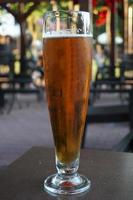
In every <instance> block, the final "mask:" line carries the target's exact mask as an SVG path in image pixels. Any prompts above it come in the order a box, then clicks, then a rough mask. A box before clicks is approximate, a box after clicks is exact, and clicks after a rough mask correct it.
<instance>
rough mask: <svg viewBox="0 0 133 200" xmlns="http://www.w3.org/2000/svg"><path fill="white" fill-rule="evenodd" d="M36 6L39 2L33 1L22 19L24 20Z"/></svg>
mask: <svg viewBox="0 0 133 200" xmlns="http://www.w3.org/2000/svg"><path fill="white" fill-rule="evenodd" d="M37 6H39V3H37V2H35V3H34V4H33V6H31V7H30V8H29V10H28V11H27V12H26V13H25V14H24V17H23V19H24V20H26V18H27V17H28V16H29V15H30V14H31V13H32V12H33V11H34V10H35V9H36V8H37Z"/></svg>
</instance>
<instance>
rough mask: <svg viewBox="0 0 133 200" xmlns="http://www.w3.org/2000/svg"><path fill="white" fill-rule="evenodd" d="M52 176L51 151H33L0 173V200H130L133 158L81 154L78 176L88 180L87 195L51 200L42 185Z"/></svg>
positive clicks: (94, 152)
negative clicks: (88, 189)
mask: <svg viewBox="0 0 133 200" xmlns="http://www.w3.org/2000/svg"><path fill="white" fill-rule="evenodd" d="M54 172H55V165H54V150H53V149H49V148H44V147H33V148H32V149H30V150H29V151H28V152H27V153H25V154H24V155H23V156H22V157H20V158H19V159H17V160H16V161H15V162H13V163H12V164H11V165H10V166H9V167H7V169H5V171H4V170H2V173H0V199H1V200H52V199H56V200H133V154H132V153H120V152H111V151H97V150H82V151H81V159H80V169H79V172H80V173H82V174H84V175H86V176H87V177H88V178H90V179H91V182H92V185H91V189H90V191H89V192H87V193H85V194H82V195H73V196H63V195H61V196H57V197H53V196H50V195H49V194H47V193H46V192H45V191H43V181H44V178H46V177H47V176H48V175H50V174H52V173H54Z"/></svg>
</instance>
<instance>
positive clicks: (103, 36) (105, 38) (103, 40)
mask: <svg viewBox="0 0 133 200" xmlns="http://www.w3.org/2000/svg"><path fill="white" fill-rule="evenodd" d="M97 41H98V42H99V43H100V44H103V45H106V44H108V43H109V38H108V35H107V33H102V34H100V35H99V36H98V37H97ZM115 43H116V44H122V43H123V39H122V37H120V36H116V37H115Z"/></svg>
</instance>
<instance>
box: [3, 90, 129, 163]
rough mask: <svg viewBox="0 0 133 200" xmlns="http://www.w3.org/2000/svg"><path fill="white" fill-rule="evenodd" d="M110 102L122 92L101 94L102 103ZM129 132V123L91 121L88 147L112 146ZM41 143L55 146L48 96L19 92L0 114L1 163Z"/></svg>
mask: <svg viewBox="0 0 133 200" xmlns="http://www.w3.org/2000/svg"><path fill="white" fill-rule="evenodd" d="M110 102H111V104H112V103H113V102H115V104H116V103H117V102H119V96H118V95H117V94H114V95H111V96H108V95H104V96H103V97H102V96H101V98H100V100H99V101H98V104H107V103H108V104H109V103H110ZM20 106H21V108H20ZM7 108H8V104H7V106H6V109H7ZM128 132H129V128H128V124H127V123H101V124H90V125H89V126H88V128H87V134H86V143H85V147H86V148H98V149H109V150H111V149H112V147H113V146H114V145H115V144H117V143H118V142H119V141H120V140H121V139H122V138H123V137H124V136H125V135H126V134H127V133H128ZM38 145H43V146H45V147H53V139H52V131H51V127H50V121H49V116H48V110H47V103H46V98H44V101H41V102H38V101H37V98H36V96H35V95H26V96H22V95H17V98H16V101H15V104H14V107H13V110H12V111H11V113H10V114H7V113H6V112H5V113H4V114H2V113H1V114H0V166H2V165H8V164H9V163H11V162H12V161H14V160H15V159H16V158H18V157H19V156H21V155H22V154H23V153H24V152H25V151H27V150H28V149H30V148H31V147H32V146H38Z"/></svg>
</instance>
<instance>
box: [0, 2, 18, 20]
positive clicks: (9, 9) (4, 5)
mask: <svg viewBox="0 0 133 200" xmlns="http://www.w3.org/2000/svg"><path fill="white" fill-rule="evenodd" d="M1 6H2V8H4V9H6V10H7V11H8V12H9V13H11V14H12V15H13V16H14V17H15V19H16V20H17V21H18V22H19V19H18V15H17V13H16V12H14V11H13V10H12V9H11V8H9V7H8V6H7V5H6V4H1Z"/></svg>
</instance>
